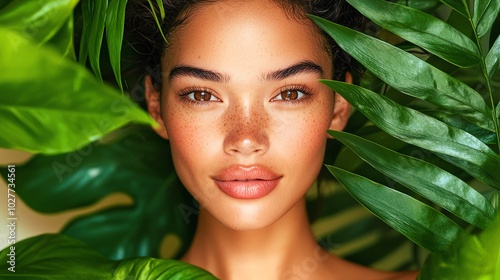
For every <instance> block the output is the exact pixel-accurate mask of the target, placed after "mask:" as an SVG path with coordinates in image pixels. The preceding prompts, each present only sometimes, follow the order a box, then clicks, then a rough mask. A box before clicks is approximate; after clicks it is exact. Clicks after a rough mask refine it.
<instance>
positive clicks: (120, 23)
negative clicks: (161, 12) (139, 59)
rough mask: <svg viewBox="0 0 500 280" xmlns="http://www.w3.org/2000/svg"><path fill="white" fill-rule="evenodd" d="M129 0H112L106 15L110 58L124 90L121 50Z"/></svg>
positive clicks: (117, 78)
mask: <svg viewBox="0 0 500 280" xmlns="http://www.w3.org/2000/svg"><path fill="white" fill-rule="evenodd" d="M126 7H127V0H110V2H109V7H108V13H107V17H106V40H107V42H108V50H109V59H110V61H111V67H112V68H113V73H114V74H115V77H116V81H117V83H118V86H119V87H120V89H122V90H123V85H122V78H121V77H122V76H121V67H120V60H121V51H122V41H123V31H124V28H125V8H126Z"/></svg>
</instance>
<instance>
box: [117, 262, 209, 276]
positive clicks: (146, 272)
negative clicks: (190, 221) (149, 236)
mask: <svg viewBox="0 0 500 280" xmlns="http://www.w3.org/2000/svg"><path fill="white" fill-rule="evenodd" d="M132 276H133V279H136V280H147V279H155V280H191V279H192V280H198V279H201V280H205V279H206V280H213V279H214V280H215V279H217V278H215V277H214V276H213V275H212V274H210V273H209V272H207V271H206V270H203V269H201V268H199V267H195V266H193V265H190V264H187V263H183V262H180V261H175V260H161V259H153V258H135V259H131V260H123V261H121V262H120V264H119V265H118V267H117V268H116V269H115V271H114V272H113V277H114V278H113V279H128V278H130V277H132Z"/></svg>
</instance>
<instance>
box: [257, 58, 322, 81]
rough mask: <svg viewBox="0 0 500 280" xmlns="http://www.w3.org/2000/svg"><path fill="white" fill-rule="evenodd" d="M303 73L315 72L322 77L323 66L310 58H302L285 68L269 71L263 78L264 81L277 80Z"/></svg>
mask: <svg viewBox="0 0 500 280" xmlns="http://www.w3.org/2000/svg"><path fill="white" fill-rule="evenodd" d="M304 73H316V74H318V75H319V76H320V77H323V73H324V72H323V68H321V66H319V65H318V64H316V63H314V62H312V61H310V60H304V61H301V62H299V63H296V64H294V65H291V66H288V67H286V68H283V69H279V70H276V71H273V72H270V73H268V74H267V75H265V76H264V79H265V80H266V81H278V80H283V79H286V78H288V77H291V76H295V75H298V74H304Z"/></svg>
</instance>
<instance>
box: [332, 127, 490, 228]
mask: <svg viewBox="0 0 500 280" xmlns="http://www.w3.org/2000/svg"><path fill="white" fill-rule="evenodd" d="M329 133H330V135H332V136H333V137H335V138H336V139H337V140H339V141H340V142H342V143H343V144H344V145H346V146H347V147H349V148H350V149H351V150H353V151H354V152H355V153H356V154H357V155H358V156H359V157H361V158H362V159H363V160H365V161H366V162H368V163H369V164H370V165H372V166H373V167H375V168H376V169H377V170H379V171H380V172H382V173H383V174H385V175H387V176H389V177H390V178H392V179H394V180H395V181H396V182H398V183H400V184H402V185H404V186H406V187H408V188H409V189H411V190H413V191H414V192H416V193H418V194H420V195H422V196H423V197H425V198H427V199H429V200H430V201H432V202H434V203H436V204H437V205H439V206H441V207H443V208H444V209H446V210H448V211H450V212H451V213H453V214H454V215H456V216H457V217H459V218H461V219H463V220H465V221H467V222H469V223H471V224H473V225H475V226H477V227H479V228H485V227H486V226H488V224H489V223H491V221H492V219H493V214H494V212H495V210H494V209H493V207H492V206H491V204H490V203H489V202H488V201H487V200H486V198H484V196H482V195H481V194H480V193H478V192H477V191H476V190H474V189H473V188H472V187H470V186H469V185H467V184H466V183H465V182H463V181H462V180H460V179H459V178H457V177H455V176H454V175H453V174H450V173H448V172H446V171H444V170H442V169H440V168H438V167H436V166H435V165H432V164H430V163H427V162H425V161H422V160H419V159H416V158H413V157H409V156H406V155H403V154H399V153H397V152H394V151H391V150H389V149H387V148H385V147H383V146H381V145H378V144H376V143H373V142H371V141H368V140H364V139H363V138H361V137H358V136H355V135H352V134H348V133H345V132H340V131H330V132H329Z"/></svg>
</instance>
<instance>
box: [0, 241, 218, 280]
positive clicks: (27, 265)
mask: <svg viewBox="0 0 500 280" xmlns="http://www.w3.org/2000/svg"><path fill="white" fill-rule="evenodd" d="M13 246H15V250H11V249H10V247H7V248H5V249H4V250H2V251H1V252H0V268H1V270H0V277H1V278H2V279H50V280H52V279H64V280H73V279H75V280H76V279H207V280H208V279H216V278H215V277H213V276H212V275H211V274H209V273H208V272H206V271H204V270H202V269H200V268H197V267H195V266H192V265H188V264H186V263H182V262H179V261H174V260H160V259H151V258H133V259H125V260H121V261H111V260H108V259H106V258H105V257H104V256H102V255H101V254H99V253H97V252H95V251H94V250H92V249H90V247H88V246H87V245H85V244H84V243H82V242H81V241H78V240H75V239H73V238H69V237H67V236H65V235H52V234H46V235H40V236H37V237H32V238H29V239H26V240H23V241H22V242H19V243H17V244H15V245H13ZM12 252H14V255H15V258H14V259H15V260H16V261H15V266H11V265H10V264H9V261H10V258H11V256H9V254H11V255H12ZM68 252H71V254H68ZM20 259H21V260H22V261H19V260H20ZM10 267H14V270H15V271H14V272H12V271H9V270H7V269H8V268H10Z"/></svg>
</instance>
